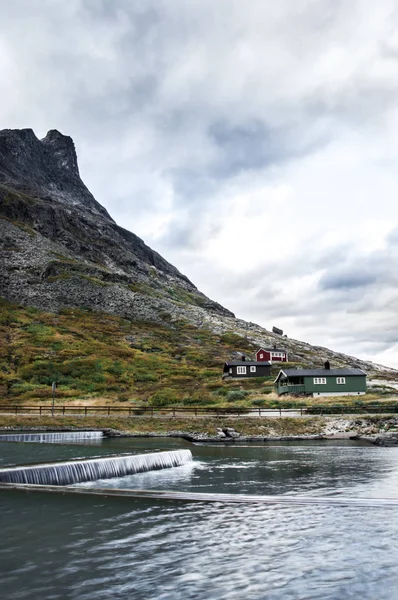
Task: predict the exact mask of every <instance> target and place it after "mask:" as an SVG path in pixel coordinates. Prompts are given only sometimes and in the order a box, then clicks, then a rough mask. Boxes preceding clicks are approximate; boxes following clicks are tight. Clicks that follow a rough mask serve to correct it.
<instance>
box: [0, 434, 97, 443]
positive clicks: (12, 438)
mask: <svg viewBox="0 0 398 600" xmlns="http://www.w3.org/2000/svg"><path fill="white" fill-rule="evenodd" d="M103 437H104V434H103V432H102V431H55V432H53V433H40V432H35V433H7V434H4V435H0V442H41V443H54V442H78V441H80V440H93V439H100V438H103Z"/></svg>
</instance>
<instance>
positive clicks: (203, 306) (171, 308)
mask: <svg viewBox="0 0 398 600" xmlns="http://www.w3.org/2000/svg"><path fill="white" fill-rule="evenodd" d="M0 250H1V253H0V296H2V297H3V298H5V299H6V300H8V301H10V302H13V303H17V304H19V305H22V306H25V307H29V306H30V307H35V308H37V309H40V310H43V311H47V312H49V313H57V312H59V311H60V310H65V309H72V308H79V309H84V310H90V311H94V312H96V313H105V314H109V315H113V316H115V317H122V318H124V319H128V320H130V321H134V322H151V323H155V324H158V325H160V326H165V327H168V326H170V327H172V326H173V323H176V322H180V321H184V322H186V323H188V324H189V325H190V326H193V327H196V328H199V329H203V328H205V329H208V330H210V331H211V332H212V334H214V335H225V334H228V333H231V332H232V333H234V334H235V335H236V336H240V338H236V340H235V341H236V350H239V339H242V340H244V341H245V344H249V349H250V348H251V349H252V350H253V349H254V348H255V346H261V345H270V344H275V343H276V344H279V345H280V344H283V346H284V347H286V348H287V350H288V351H289V354H290V358H291V360H294V361H296V362H299V363H301V364H305V365H306V366H312V365H321V364H322V362H323V361H324V360H326V359H328V360H329V361H330V362H331V363H332V364H333V366H339V365H351V366H355V367H360V368H363V369H365V370H366V371H368V372H372V373H376V374H378V375H379V376H381V377H390V378H391V377H392V376H393V375H394V376H395V373H396V372H395V371H394V370H393V369H388V368H384V367H381V366H378V365H374V364H373V363H369V362H366V361H361V360H359V359H355V358H352V357H349V356H346V355H344V354H341V353H335V352H332V351H331V350H327V349H325V348H315V347H313V346H311V345H310V344H307V343H304V342H300V341H297V340H292V339H290V338H287V337H283V339H282V340H281V336H280V335H278V334H274V333H272V332H270V331H267V330H266V329H264V328H262V327H260V326H259V325H256V324H254V323H248V322H246V321H243V320H241V319H236V318H235V316H234V315H233V313H232V312H230V311H229V310H228V309H226V308H224V307H223V306H221V305H220V304H218V303H217V302H214V301H213V300H211V299H209V298H207V297H206V296H205V295H204V294H203V293H202V292H200V291H199V290H198V289H197V288H196V287H195V285H194V284H193V283H192V282H191V281H189V279H188V278H187V277H186V276H185V275H183V274H181V273H180V272H179V271H178V269H176V268H175V267H174V266H173V265H171V264H170V263H168V262H167V261H166V260H165V259H164V258H162V256H160V254H158V253H157V252H155V251H154V250H152V249H151V248H149V247H148V246H147V245H146V244H145V243H144V242H143V241H142V240H141V239H140V238H139V237H138V236H136V235H135V234H134V233H131V232H130V231H127V230H125V229H123V228H122V227H120V226H119V225H117V224H116V223H115V221H114V220H113V219H112V218H111V216H110V215H109V214H108V212H107V211H106V210H105V209H104V208H103V207H102V206H101V205H100V204H99V203H98V202H97V201H96V200H95V198H94V197H93V195H92V194H91V193H90V191H89V190H88V189H87V187H86V186H85V185H84V183H83V181H82V180H81V178H80V174H79V168H78V161H77V156H76V150H75V146H74V143H73V140H72V139H71V138H70V137H68V136H65V135H62V134H61V133H60V132H58V131H56V130H51V131H49V132H48V133H47V135H46V137H44V138H43V139H41V140H39V139H38V138H37V137H36V136H35V134H34V132H33V131H32V130H31V129H21V130H12V129H5V130H2V131H0ZM245 344H243V346H242V347H244V348H245ZM228 358H229V357H228V356H226V357H225V359H228Z"/></svg>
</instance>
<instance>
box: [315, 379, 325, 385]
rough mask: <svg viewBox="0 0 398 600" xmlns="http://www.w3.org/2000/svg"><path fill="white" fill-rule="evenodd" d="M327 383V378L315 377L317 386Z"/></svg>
mask: <svg viewBox="0 0 398 600" xmlns="http://www.w3.org/2000/svg"><path fill="white" fill-rule="evenodd" d="M325 383H326V377H314V384H315V385H325Z"/></svg>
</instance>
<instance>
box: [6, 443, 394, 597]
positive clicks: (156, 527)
mask: <svg viewBox="0 0 398 600" xmlns="http://www.w3.org/2000/svg"><path fill="white" fill-rule="evenodd" d="M184 447H187V448H190V449H191V451H192V453H193V455H194V462H193V463H192V464H190V465H185V466H183V467H178V468H176V469H170V470H165V471H157V472H152V473H144V474H140V475H134V476H131V477H128V478H125V479H123V480H121V479H119V480H108V481H101V482H100V483H96V484H95V485H101V487H103V486H105V485H108V486H116V487H134V488H144V489H149V488H152V489H175V490H187V491H202V492H218V493H220V492H221V493H223V492H224V493H236V494H239V493H245V494H287V495H305V496H308V495H316V496H337V495H343V496H350V497H373V498H376V497H397V496H398V448H376V447H368V446H362V445H360V444H358V443H353V442H347V443H342V442H340V443H335V442H333V443H322V444H320V443H319V442H318V443H314V442H312V443H305V444H304V443H301V444H299V445H298V444H296V445H294V444H279V445H274V446H272V447H271V446H259V447H253V446H250V447H242V446H233V447H231V446H227V447H221V446H210V447H209V446H191V445H189V444H187V443H185V442H183V441H181V440H170V439H165V440H142V439H140V440H137V439H135V440H124V439H120V440H106V441H104V442H103V443H102V444H100V445H96V446H93V445H87V446H77V445H68V446H67V445H39V444H14V443H7V444H5V443H3V444H0V462H1V466H6V465H7V464H26V463H28V462H29V463H32V462H37V461H46V460H54V459H60V460H61V459H62V460H65V459H68V458H75V457H80V458H81V457H85V456H87V457H88V456H90V457H91V456H100V455H108V454H112V453H120V452H143V451H148V450H153V451H154V450H162V449H174V448H184ZM90 485H93V484H90ZM0 525H1V541H0V571H1V587H0V596H1V599H2V600H8V599H10V600H11V599H13V600H17V599H18V600H22V599H29V600H31V599H33V600H35V599H36V598H37V599H76V600H77V599H79V600H80V599H83V600H86V599H87V600H88V599H105V598H106V599H108V598H116V599H119V598H120V599H124V598H126V599H127V598H128V599H133V600H135V599H137V600H141V599H142V600H152V599H153V600H155V599H161V600H166V599H167V600H180V599H181V600H182V599H217V600H218V599H224V598H225V599H227V598H228V599H234V600H235V599H239V600H240V599H245V600H251V599H266V600H268V599H269V600H290V599H292V600H293V599H294V600H296V599H297V600H298V599H318V598H319V599H333V600H344V599H346V598H355V599H356V600H358V599H361V600H384V599H386V600H387V599H388V600H394V599H395V598H397V599H398V571H397V567H396V565H397V562H398V508H392V507H389V508H374V507H373V508H370V507H369V508H367V507H366V508H363V507H353V506H351V507H333V506H321V505H320V506H318V505H314V506H292V507H290V506H286V505H283V506H282V505H280V506H278V505H275V506H263V505H244V504H242V505H237V504H221V503H216V504H200V503H183V502H172V501H160V500H145V501H142V500H135V499H125V498H95V497H73V496H62V495H59V496H58V495H57V496H55V495H54V496H53V495H46V494H36V493H35V494H26V493H21V492H20V493H17V492H7V493H6V492H3V493H2V494H0Z"/></svg>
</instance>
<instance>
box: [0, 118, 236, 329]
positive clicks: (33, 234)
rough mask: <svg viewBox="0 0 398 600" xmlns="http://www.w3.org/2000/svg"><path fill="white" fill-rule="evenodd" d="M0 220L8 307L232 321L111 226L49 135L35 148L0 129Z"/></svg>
mask: <svg viewBox="0 0 398 600" xmlns="http://www.w3.org/2000/svg"><path fill="white" fill-rule="evenodd" d="M0 216H1V223H0V230H1V241H0V244H1V259H0V267H1V274H0V295H2V296H4V297H6V298H7V299H9V300H12V301H14V302H19V303H22V304H25V305H33V306H36V307H38V308H43V309H45V310H50V311H57V310H58V309H59V308H61V307H65V306H85V307H87V308H91V309H93V310H98V311H104V312H109V313H113V314H117V315H120V316H123V317H127V318H136V319H145V320H154V321H164V320H166V321H167V320H170V319H173V318H176V316H177V314H180V316H182V315H183V314H185V313H187V317H189V314H191V313H195V312H197V309H201V310H204V312H206V313H207V312H210V313H216V314H218V315H226V316H233V315H232V313H231V312H230V311H228V310H227V309H225V308H223V307H222V306H220V305H219V304H217V303H216V302H213V301H211V300H210V299H209V298H207V297H206V296H205V295H204V294H202V293H201V292H199V291H198V290H197V288H196V287H195V286H194V285H193V284H192V283H191V282H190V281H189V279H187V277H185V276H184V275H182V274H181V273H180V272H179V271H178V270H177V269H176V268H175V267H173V265H171V264H170V263H168V262H167V261H166V260H164V259H163V258H162V257H161V256H160V255H159V254H158V253H157V252H155V251H154V250H152V249H151V248H149V247H148V246H147V245H146V244H145V243H144V242H143V241H142V240H141V239H140V238H139V237H137V236H136V235H134V234H133V233H131V232H129V231H126V230H125V229H123V228H122V227H119V226H118V225H117V224H116V223H115V222H114V221H113V219H112V218H111V217H110V216H109V214H108V213H107V211H106V210H105V209H104V208H103V207H102V206H101V205H100V204H99V203H98V202H97V201H96V200H95V198H94V197H93V195H92V194H91V193H90V192H89V190H88V189H87V187H86V186H85V185H84V183H83V182H82V180H81V178H80V174H79V169H78V163H77V156H76V151H75V147H74V144H73V141H72V139H71V138H70V137H67V136H64V135H62V134H61V133H59V132H58V131H55V130H52V131H49V132H48V134H47V135H46V137H45V138H44V139H42V140H39V139H37V137H36V136H35V134H34V133H33V131H32V130H31V129H22V130H10V129H6V130H3V131H0Z"/></svg>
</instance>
